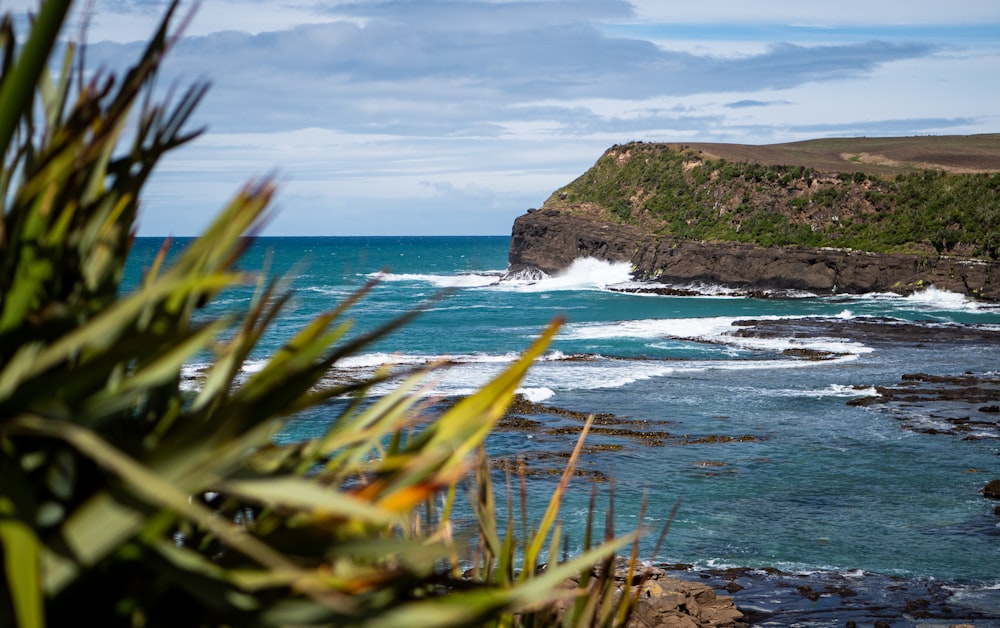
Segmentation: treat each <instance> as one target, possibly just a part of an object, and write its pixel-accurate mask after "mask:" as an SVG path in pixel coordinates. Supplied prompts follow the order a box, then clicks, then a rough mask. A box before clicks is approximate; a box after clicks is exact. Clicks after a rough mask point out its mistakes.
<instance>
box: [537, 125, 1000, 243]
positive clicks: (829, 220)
mask: <svg viewBox="0 0 1000 628" xmlns="http://www.w3.org/2000/svg"><path fill="white" fill-rule="evenodd" d="M988 137H990V138H992V137H993V136H988ZM961 139H962V138H954V140H953V144H956V145H957V144H959V143H960V142H961ZM864 141H865V140H858V142H859V144H863V142H864ZM976 141H977V148H978V147H981V145H982V142H983V139H982V136H980V137H979V138H977V139H976ZM845 142H850V140H840V141H838V143H837V144H836V146H837V148H838V149H840V150H843V149H844V146H845V144H844V143H845ZM917 142H918V140H917V139H916V138H915V139H913V140H912V142H911V145H914V146H915V145H917ZM992 143H994V144H996V152H997V153H1000V137H998V138H995V139H992ZM718 146H719V147H725V145H718ZM783 146H791V145H783ZM712 147H713V145H700V147H692V146H682V145H676V144H646V143H631V144H626V145H621V146H614V147H612V148H610V149H609V150H608V151H607V152H605V154H604V155H603V156H602V157H601V158H600V159H599V160H598V161H597V163H596V164H594V166H593V167H592V168H591V169H590V170H588V171H587V172H586V173H584V174H583V175H582V176H581V177H579V178H578V179H576V180H575V181H573V182H572V183H570V184H569V185H567V186H566V187H564V188H561V189H560V190H557V191H556V192H555V193H554V194H553V195H552V197H550V198H549V199H548V200H547V201H546V204H545V207H550V208H559V209H564V210H569V211H573V212H586V213H590V214H596V215H598V216H600V217H602V218H604V219H607V220H610V221H614V222H618V223H624V224H633V225H637V226H640V227H643V228H646V229H649V230H651V231H653V232H655V233H659V234H663V235H669V236H672V237H676V238H681V239H691V240H720V241H736V242H748V243H754V244H759V245H762V246H785V245H790V246H808V247H838V248H852V249H859V250H867V251H879V252H888V251H896V252H901V251H926V252H931V251H937V252H938V253H949V254H954V255H961V256H971V257H987V258H992V259H997V257H998V255H1000V172H997V171H995V170H994V171H992V172H985V171H984V172H972V171H971V170H974V169H975V168H974V167H973V168H964V169H963V171H961V172H956V171H954V170H955V169H952V170H953V171H951V172H949V171H946V170H944V169H933V168H927V167H914V166H907V164H905V163H904V164H902V165H900V164H899V163H898V162H894V165H895V166H896V167H895V171H896V173H895V174H892V175H886V174H877V173H876V172H877V171H883V172H884V166H885V162H886V161H887V158H883V157H876V158H877V159H879V160H880V161H879V162H878V166H881V167H882V168H881V169H876V168H874V167H871V164H872V163H873V157H872V155H870V154H868V153H865V152H863V151H862V150H857V151H853V152H848V153H843V157H844V158H843V160H842V163H843V166H844V167H843V168H842V169H840V170H839V171H833V170H831V169H830V168H829V167H827V168H826V169H825V170H823V171H819V170H817V169H816V168H814V167H812V166H811V165H810V160H809V158H803V156H802V154H801V152H800V153H793V152H791V151H789V152H787V153H785V154H784V156H786V157H787V158H788V162H787V163H788V164H791V165H776V164H775V163H774V162H775V159H780V158H781V156H782V154H781V153H780V152H776V151H774V150H771V151H770V153H768V152H766V151H761V154H762V155H766V157H765V158H761V159H756V158H754V155H753V154H752V147H741V148H742V149H743V152H742V153H740V154H739V156H740V157H741V160H740V161H733V160H727V159H724V158H722V157H719V156H718V154H719V153H721V154H726V151H724V150H718V151H717V150H711V148H712ZM762 148H763V147H762ZM748 151H751V152H748ZM730 152H732V151H730ZM771 153H773V154H771ZM734 154H735V153H734ZM923 156H924V157H926V153H925V154H924V155H923ZM991 158H992V157H991ZM930 163H931V165H933V162H930ZM920 165H921V166H926V165H928V161H927V159H926V158H925V159H923V160H922V161H921V162H920ZM991 165H992V162H990V163H988V164H987V167H985V168H981V169H982V170H993V168H991V167H989V166H991Z"/></svg>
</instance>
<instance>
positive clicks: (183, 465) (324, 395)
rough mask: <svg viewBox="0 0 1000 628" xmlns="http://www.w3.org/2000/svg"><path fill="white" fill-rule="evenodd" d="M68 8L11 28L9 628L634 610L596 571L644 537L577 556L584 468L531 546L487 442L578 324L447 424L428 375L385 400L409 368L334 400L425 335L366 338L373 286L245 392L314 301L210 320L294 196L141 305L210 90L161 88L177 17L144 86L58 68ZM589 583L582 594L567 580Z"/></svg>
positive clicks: (0, 118) (3, 425) (187, 262)
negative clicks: (150, 249) (361, 360)
mask: <svg viewBox="0 0 1000 628" xmlns="http://www.w3.org/2000/svg"><path fill="white" fill-rule="evenodd" d="M69 4H70V3H69V2H68V1H65V0H64V1H57V0H48V1H46V2H44V3H43V4H42V6H41V9H40V12H39V14H38V15H37V16H36V18H35V20H34V22H33V25H32V27H31V30H30V33H29V34H28V38H27V40H26V41H25V42H23V45H20V44H15V30H14V26H13V21H12V20H11V18H10V17H9V16H8V17H6V18H4V20H3V22H2V24H0V51H2V59H0V61H2V69H3V75H2V79H0V150H2V155H3V168H2V174H0V198H2V201H3V215H2V220H0V265H2V272H0V562H2V569H0V626H14V625H16V626H22V627H35V626H42V625H44V624H45V623H46V622H47V623H50V624H63V623H69V622H77V621H79V620H80V619H81V617H79V613H80V612H81V611H82V612H84V613H85V614H86V621H87V623H89V624H92V625H126V624H128V625H136V626H142V625H171V626H172V625H223V624H224V625H289V624H294V625H304V624H349V625H379V626H404V625H406V626H414V625H416V626H421V625H435V626H446V625H456V626H457V625H480V624H487V623H495V624H497V625H505V626H513V625H546V624H548V622H551V621H553V615H552V609H553V608H554V606H553V605H554V604H556V603H557V602H559V601H560V600H562V601H563V602H562V604H563V605H564V606H566V605H567V604H568V605H569V606H568V608H569V609H570V610H569V611H567V612H565V613H564V614H563V619H564V622H565V624H566V625H606V626H610V625H616V624H620V623H623V622H624V620H625V619H626V618H627V615H628V611H629V609H630V608H631V605H632V603H633V602H634V600H632V599H631V598H630V597H629V596H624V597H622V596H618V597H617V598H615V596H614V594H613V593H614V592H613V591H612V590H611V588H612V585H613V583H612V582H611V580H609V578H610V576H609V570H608V569H605V570H604V571H603V574H604V575H603V576H601V578H600V579H598V580H597V581H594V580H593V579H591V578H590V575H589V574H590V573H591V567H592V566H593V565H595V564H596V563H598V562H600V561H608V560H610V557H611V556H612V554H613V553H614V552H615V551H616V550H617V549H618V548H620V547H622V546H624V545H626V544H627V543H629V542H630V541H631V540H632V539H633V538H634V536H631V535H630V536H625V537H621V538H618V539H609V540H607V542H605V543H604V544H601V545H598V546H596V547H594V548H591V543H590V539H589V536H588V539H587V542H586V547H585V549H584V551H583V553H581V554H580V555H579V556H577V557H575V558H573V559H572V560H569V561H568V562H563V563H560V562H559V558H558V549H559V545H560V529H559V527H558V525H557V524H556V519H557V515H558V509H559V503H560V499H561V496H562V494H563V492H564V491H565V490H566V485H567V483H568V480H569V478H570V477H571V475H572V471H573V465H574V464H575V461H576V456H574V458H573V459H572V460H571V461H570V463H569V466H568V467H567V469H566V473H565V474H564V476H563V481H562V482H561V483H560V485H559V489H558V490H557V491H556V494H555V495H554V497H553V499H552V502H551V504H550V506H549V509H548V511H547V512H546V513H545V515H544V517H543V519H542V520H541V521H540V522H539V524H538V525H537V527H536V529H534V530H533V531H531V532H526V533H525V534H522V537H521V538H520V539H519V538H518V537H517V535H516V534H515V530H514V527H515V526H514V524H513V521H514V518H513V510H512V508H508V520H507V522H506V525H505V526H503V525H501V524H500V523H498V520H497V517H496V513H495V509H494V504H493V487H492V485H491V482H490V472H489V464H488V461H487V459H486V456H485V453H484V449H483V443H484V440H485V438H486V436H487V434H488V433H489V431H490V430H491V429H492V427H493V425H494V424H495V422H496V421H497V420H498V419H499V418H500V417H501V415H502V414H503V412H504V410H505V409H506V408H507V406H508V404H509V403H510V401H511V399H512V397H513V395H514V391H515V390H516V389H517V387H518V385H519V382H520V381H521V378H522V377H523V375H524V373H525V371H526V370H527V369H528V367H529V366H530V364H531V362H532V360H533V359H534V358H535V357H536V356H538V355H539V354H540V353H541V352H542V351H543V350H544V349H545V347H546V345H547V343H548V342H549V341H550V339H551V338H552V336H553V335H554V333H555V331H556V329H557V327H558V324H553V325H552V326H551V327H550V328H549V329H547V330H545V332H544V333H543V334H542V335H541V337H540V339H539V340H538V341H537V342H535V343H534V344H533V345H532V346H531V347H530V348H529V349H528V350H527V351H526V352H525V354H524V356H523V357H522V358H521V359H520V360H518V361H517V362H516V363H515V364H513V365H512V366H511V367H510V368H509V369H508V370H507V371H506V372H504V373H503V374H501V375H500V376H499V377H497V378H496V379H495V380H494V381H492V382H490V383H489V384H487V385H485V386H484V387H483V388H482V389H481V390H479V391H478V392H477V393H476V394H474V395H471V396H469V397H467V398H465V399H463V400H461V401H460V402H458V403H457V404H455V405H454V406H452V407H450V408H449V409H446V410H442V411H439V412H437V413H436V414H434V415H433V416H430V417H428V416H427V414H428V413H427V411H426V409H425V408H422V407H420V406H418V399H419V397H418V396H417V395H416V394H414V393H415V391H416V389H418V387H420V386H421V385H422V384H423V383H424V382H425V380H426V378H427V373H426V372H419V373H413V374H410V375H409V376H407V377H406V378H405V379H403V380H402V381H401V382H399V383H398V386H397V387H396V388H395V390H394V392H392V393H390V394H387V395H384V396H381V397H378V398H376V397H374V396H371V395H370V394H367V391H368V390H369V388H370V386H371V385H372V384H374V383H376V382H379V381H382V380H384V379H385V378H387V377H388V376H387V375H386V374H384V373H379V374H377V375H375V376H373V377H371V378H370V379H369V380H367V381H363V382H358V383H353V384H344V385H340V386H327V387H325V388H323V387H318V386H317V384H318V382H319V381H320V379H321V378H322V377H323V376H324V374H325V373H327V372H328V371H329V369H330V368H331V367H333V366H334V365H335V364H336V363H337V362H338V360H340V359H341V358H343V357H344V356H347V355H350V354H352V353H355V352H358V351H360V350H362V349H363V348H364V347H365V346H366V345H367V344H368V343H370V342H372V341H373V340H375V339H377V338H378V337H380V336H382V335H384V334H387V333H389V332H391V331H392V330H393V329H395V328H396V327H397V326H399V325H401V324H403V323H405V320H400V321H396V322H394V323H392V324H390V325H387V326H386V327H384V328H382V329H378V330H376V331H374V332H372V333H368V334H362V335H354V336H352V335H350V333H349V332H350V329H351V325H350V321H349V319H348V318H347V317H346V315H347V314H348V312H349V310H350V309H351V307H352V306H354V305H355V304H356V303H357V302H358V300H359V299H361V298H362V297H363V296H364V292H365V290H361V291H360V292H359V293H358V294H356V295H354V296H353V297H352V298H350V299H348V300H347V301H346V302H345V303H343V304H341V305H340V306H339V307H337V308H336V309H334V310H332V311H330V312H327V313H324V314H322V315H320V316H318V317H317V318H316V319H315V320H313V321H312V322H310V323H309V324H308V325H306V326H305V327H303V328H302V329H301V330H299V331H298V332H297V334H296V335H295V336H294V337H293V339H292V340H291V341H289V342H288V343H287V344H286V345H285V346H284V347H283V348H282V349H281V350H279V351H278V352H277V353H275V354H274V355H273V356H271V358H270V359H269V360H268V362H267V364H266V366H264V367H263V368H262V369H260V370H259V371H256V372H254V373H253V374H251V375H243V374H242V371H241V367H242V365H243V363H244V361H245V360H246V359H247V357H248V356H249V355H250V353H251V352H252V351H253V350H254V348H255V346H256V344H257V342H258V341H259V340H260V338H261V337H262V335H263V334H264V333H265V331H266V330H267V329H268V328H269V326H270V325H272V324H273V323H274V322H275V320H276V319H277V318H278V317H279V316H280V315H281V312H282V310H283V308H284V307H285V306H286V304H287V303H288V301H289V299H290V298H291V295H290V293H288V292H286V291H283V290H282V289H281V287H280V282H271V283H267V284H265V283H260V284H259V285H260V287H259V289H258V293H257V296H256V298H255V300H254V301H253V304H252V305H251V306H250V307H249V308H248V310H247V311H245V312H242V313H240V314H239V315H232V316H228V317H212V316H209V315H207V314H206V313H205V312H204V311H203V308H204V306H205V305H206V304H208V303H210V302H211V301H212V299H213V298H214V297H215V296H216V295H218V294H219V293H220V292H221V291H223V290H225V289H226V288H227V287H230V286H233V285H235V284H240V283H246V282H249V281H254V280H255V278H254V277H252V276H248V275H246V274H244V273H241V272H237V271H236V270H235V268H236V264H237V262H238V260H239V259H240V256H241V255H242V253H243V252H244V251H245V249H246V247H247V246H248V243H249V241H248V239H247V238H246V237H245V236H248V235H253V234H254V233H255V232H256V231H257V230H258V229H259V227H260V225H261V222H262V220H263V219H264V218H265V213H266V209H267V207H268V205H269V202H270V200H271V196H272V193H273V186H272V184H271V182H269V181H263V182H257V183H251V184H249V185H247V186H246V187H245V188H244V189H243V190H241V191H240V192H239V193H238V194H237V195H236V196H235V198H234V199H233V200H232V201H231V202H230V203H229V205H228V206H227V207H225V208H224V209H223V210H222V211H221V212H220V214H219V216H218V217H217V219H216V220H215V221H214V222H213V223H212V225H211V226H210V227H208V229H207V230H206V231H205V233H204V234H203V235H202V237H200V238H199V239H198V240H196V241H194V242H193V243H192V244H190V246H188V247H186V249H185V250H184V251H183V252H182V253H181V254H180V255H179V256H178V257H177V258H176V259H175V260H173V261H171V262H170V263H169V264H168V263H167V262H166V260H165V253H163V252H161V254H160V256H159V257H158V258H157V259H156V260H155V262H154V263H153V265H152V267H151V268H149V269H148V271H147V274H146V277H145V279H144V281H143V283H142V285H141V286H140V287H139V288H138V289H136V290H135V291H134V292H133V293H131V294H127V295H120V294H119V292H118V291H119V283H120V279H121V276H122V270H123V267H124V264H125V261H126V258H127V256H128V253H129V249H130V246H131V242H132V238H133V235H134V227H135V220H136V210H137V207H138V199H139V194H140V191H141V189H142V186H143V184H144V183H145V182H146V180H147V179H148V177H149V175H150V173H151V172H152V170H153V168H154V167H155V165H156V164H157V162H158V161H159V159H160V158H161V157H162V156H163V155H164V154H165V153H166V152H168V151H170V150H172V149H174V148H176V147H178V146H181V145H183V144H185V143H186V142H188V141H190V140H191V139H192V138H194V137H195V136H197V135H198V133H199V132H198V131H194V132H190V131H187V130H186V126H187V123H188V122H189V119H190V116H191V114H192V112H193V110H194V108H195V106H196V105H197V104H198V102H199V100H200V99H201V98H202V96H203V95H204V93H205V90H206V85H204V84H195V85H193V86H192V87H190V88H189V89H187V90H186V91H185V92H184V93H183V94H182V95H181V96H180V97H179V98H177V99H176V101H175V102H172V103H171V102H169V100H168V101H166V102H159V103H155V102H154V98H153V97H152V93H153V83H154V79H155V77H156V75H157V71H158V68H159V67H160V63H161V60H162V59H163V56H164V55H165V54H166V53H167V52H168V50H169V49H170V47H171V46H172V45H173V43H174V41H175V39H176V37H177V35H176V34H174V33H172V32H171V30H170V26H171V23H172V20H173V18H174V14H175V13H176V11H177V3H176V2H174V3H173V4H171V6H170V8H169V10H168V11H167V13H166V15H165V17H164V19H163V21H162V23H161V25H160V27H159V29H158V30H157V31H156V33H155V34H154V36H153V37H152V39H151V40H150V42H149V44H148V46H147V48H146V49H145V52H144V53H143V54H142V56H141V57H140V59H139V60H138V61H137V62H136V64H135V65H134V66H132V67H131V68H130V70H129V71H128V72H127V73H126V74H125V75H124V76H123V77H121V78H118V77H115V76H112V75H110V74H107V73H104V72H97V73H96V74H94V75H93V76H92V78H90V79H89V81H87V82H83V70H82V68H78V67H74V64H75V63H76V61H75V60H76V59H77V54H76V51H75V49H74V46H73V45H68V46H67V48H66V52H65V55H64V58H63V61H62V70H61V73H60V74H59V75H58V76H55V77H54V76H52V75H51V74H50V72H49V63H50V60H49V56H50V54H51V51H52V50H53V48H54V42H55V41H56V38H57V35H58V33H59V31H60V29H61V25H62V22H63V20H64V18H65V16H66V13H67V11H68V9H69ZM74 78H75V79H76V80H77V82H76V83H74ZM143 96H147V99H146V100H145V103H144V104H143V106H142V107H141V108H140V109H139V110H135V109H136V103H137V102H138V100H139V99H140V98H141V97H143ZM131 121H134V123H135V131H134V133H133V134H132V135H131V139H130V141H129V142H128V144H127V145H126V146H124V147H122V145H123V144H125V141H124V140H123V133H124V131H125V129H126V127H127V126H128V124H131V123H132V122H131ZM205 355H211V356H212V366H211V367H210V368H209V369H208V370H207V371H206V372H205V374H204V380H203V381H202V382H201V384H200V386H199V388H198V389H197V390H196V391H193V392H192V391H186V390H185V389H184V388H182V387H181V385H180V384H181V377H180V374H181V369H182V367H183V365H184V364H186V363H189V362H190V361H192V360H193V359H194V358H196V357H198V358H199V359H200V358H201V357H202V356H205ZM345 395H354V399H355V401H354V402H353V403H352V404H350V405H349V407H348V408H347V409H346V410H344V411H343V412H341V413H340V414H339V415H338V416H335V417H331V421H330V428H329V431H328V432H327V433H326V434H325V435H324V436H323V437H322V438H319V439H316V440H314V441H310V442H305V443H299V444H295V445H288V446H277V445H275V444H273V443H272V436H273V435H274V433H275V432H276V430H278V429H279V428H280V427H281V426H282V424H283V420H284V419H286V418H287V417H290V416H292V415H293V414H294V413H296V412H299V411H301V410H303V409H306V408H309V407H314V406H317V405H319V404H323V403H324V402H325V401H327V400H329V399H331V398H334V397H343V396H345ZM332 412H333V411H332V410H331V413H332ZM585 431H586V430H585ZM581 443H582V437H581ZM578 452H579V447H578V449H577V453H578ZM464 482H467V483H470V484H472V485H473V488H472V490H471V494H472V495H473V496H474V497H473V499H472V500H471V502H472V505H471V511H472V513H473V516H474V518H475V520H476V522H477V524H476V525H477V530H478V531H477V533H476V534H475V535H473V536H474V537H478V542H477V541H476V538H473V539H466V540H467V541H470V542H469V543H464V542H463V539H460V538H456V537H457V535H456V533H455V532H454V526H453V524H452V521H451V518H452V513H453V512H454V510H455V508H458V507H459V506H458V505H457V504H456V502H457V500H458V499H459V498H458V495H460V491H459V488H460V486H462V485H463V483H464ZM438 507H440V510H438V509H437V508H438ZM501 528H503V529H501ZM588 535H589V532H588ZM547 540H548V542H549V543H550V549H549V552H548V555H549V558H548V561H547V566H546V567H545V569H540V568H539V564H540V562H541V557H542V553H543V550H544V547H543V546H544V544H545V543H546V541H547ZM633 556H634V550H633ZM608 564H610V563H608ZM518 565H520V567H518ZM570 576H580V578H581V580H580V582H581V584H580V586H579V588H569V589H567V588H565V587H563V586H562V583H564V582H565V581H566V579H567V578H569V577H570ZM588 590H589V591H590V592H591V593H592V595H589V596H587V595H585V594H586V593H587V591H588ZM602 599H603V600H605V603H604V604H598V601H599V600H602ZM613 599H617V601H613Z"/></svg>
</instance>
